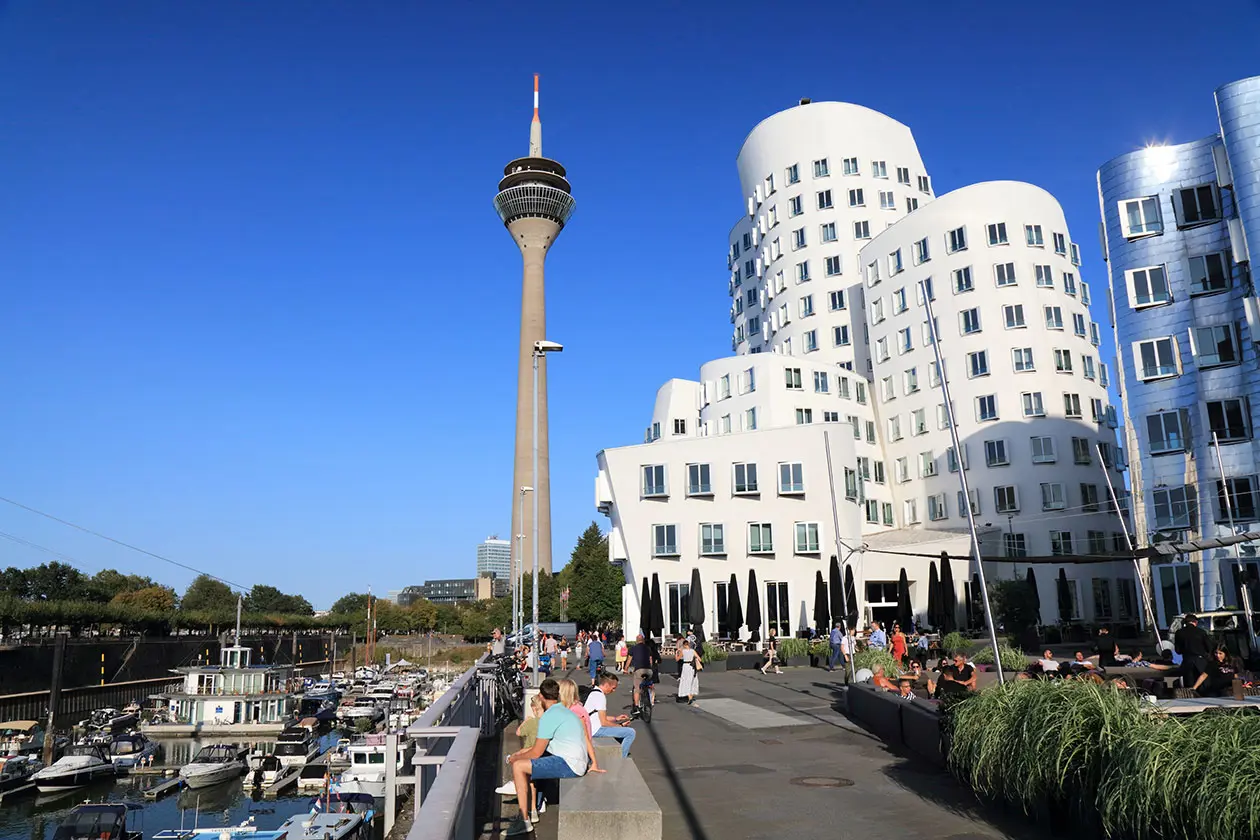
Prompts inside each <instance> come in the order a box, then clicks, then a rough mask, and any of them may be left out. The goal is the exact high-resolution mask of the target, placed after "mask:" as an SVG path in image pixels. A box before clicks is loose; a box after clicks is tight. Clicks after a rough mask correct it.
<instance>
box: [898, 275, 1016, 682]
mask: <svg viewBox="0 0 1260 840" xmlns="http://www.w3.org/2000/svg"><path fill="white" fill-rule="evenodd" d="M919 294H921V295H923V308H924V309H926V310H927V322H928V331H929V332H930V333H931V335H932V351H933V352H934V353H935V355H936V368H937V372H938V373H939V374H940V380H941V396H943V397H944V398H945V419H946V420H948V421H949V437H950V440H951V441H953V444H954V457H956V458H957V459H958V483H959V485H960V486H961V487H962V493H963V507H964V508H966V510H967V530H969V531H970V532H971V551H972V556H974V557H975V558H976V573H977V574H978V575H979V576H980V597H981V600H982V602H983V604H984V618H985V622H986V623H987V624H988V625H989V642H990V644H992V645H993V661H994V662H997V663H998V665H997V676H998V682H999V683H1004V682H1006V677H1005V676H1003V675H1002V664H1001V659H1000V657H999V656H998V640H997V624H996V623H994V621H993V611H992V609H991V608H990V607H989V584H988V583H987V582H986V581H985V577H984V560H983V559H982V558H981V556H980V534H979V533H978V532H977V531H976V516H975V513H974V512H973V511H972V508H971V488H970V487H969V486H968V484H967V466H966V464H965V458H964V455H963V448H962V442H961V441H960V440H959V439H958V420H957V418H956V417H955V416H954V402H953V400H951V399H950V396H949V377H948V376H946V375H945V360H944V359H943V358H941V337H940V336H939V335H938V334H937V332H936V316H935V314H934V313H933V311H932V296H931V294H930V291H929V289H928V287H927V283H925V282H924V281H923V280H920V281H919ZM946 562H948V561H946Z"/></svg>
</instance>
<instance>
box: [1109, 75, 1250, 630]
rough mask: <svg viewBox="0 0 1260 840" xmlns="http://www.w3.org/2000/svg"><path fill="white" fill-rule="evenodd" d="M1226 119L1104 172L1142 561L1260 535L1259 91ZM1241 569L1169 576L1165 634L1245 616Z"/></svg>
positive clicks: (1236, 88) (1231, 553)
mask: <svg viewBox="0 0 1260 840" xmlns="http://www.w3.org/2000/svg"><path fill="white" fill-rule="evenodd" d="M1216 104H1217V113H1218V116H1219V123H1220V124H1219V133H1217V134H1213V135H1211V136H1209V137H1205V138H1203V139H1201V140H1196V141H1193V142H1190V143H1182V144H1179V145H1171V146H1168V145H1151V146H1148V147H1146V148H1143V149H1139V150H1138V151H1134V152H1130V153H1128V154H1125V155H1121V156H1120V157H1117V158H1115V159H1114V160H1111V161H1109V162H1107V163H1106V164H1104V165H1103V166H1102V167H1101V168H1100V169H1099V171H1098V197H1099V205H1100V210H1101V213H1102V218H1103V223H1102V237H1103V254H1104V258H1105V259H1106V260H1107V262H1108V264H1109V273H1110V283H1111V309H1112V324H1113V326H1114V329H1115V337H1116V349H1117V360H1118V363H1117V371H1116V372H1117V378H1118V385H1119V388H1120V395H1121V400H1122V404H1123V406H1124V414H1125V417H1126V425H1125V429H1124V443H1125V446H1126V447H1127V449H1128V453H1129V462H1130V468H1131V472H1130V481H1131V484H1132V496H1133V501H1132V505H1133V522H1134V531H1135V535H1134V536H1135V542H1136V543H1137V544H1138V545H1145V544H1149V543H1152V542H1156V541H1161V540H1168V539H1181V538H1203V537H1215V536H1224V535H1227V534H1229V533H1231V531H1243V530H1256V527H1257V523H1260V502H1258V499H1260V476H1258V475H1257V473H1258V472H1260V444H1258V443H1257V441H1256V438H1255V416H1256V415H1255V411H1256V408H1257V403H1258V398H1260V393H1258V392H1260V356H1258V355H1257V348H1256V343H1257V342H1258V341H1260V301H1258V300H1257V298H1256V292H1255V289H1254V287H1253V285H1252V278H1251V271H1250V259H1249V252H1248V242H1250V243H1251V244H1252V245H1253V246H1254V247H1257V248H1260V76H1258V77H1253V78H1250V79H1243V80H1241V81H1237V82H1232V83H1230V84H1227V85H1224V86H1222V87H1221V88H1219V89H1218V90H1217V91H1216ZM1218 456H1219V457H1218ZM1218 463H1219V465H1220V466H1218ZM1222 467H1223V470H1224V476H1222V471H1221V468H1222ZM1238 562H1241V563H1243V564H1244V568H1247V569H1249V570H1251V571H1253V572H1255V571H1258V570H1257V562H1256V558H1255V549H1254V548H1253V547H1249V546H1241V547H1239V548H1236V549H1235V548H1229V549H1217V550H1215V551H1209V552H1205V553H1203V554H1199V555H1195V556H1192V557H1191V556H1186V557H1181V558H1179V559H1177V560H1176V561H1174V562H1169V563H1165V564H1160V565H1156V566H1155V567H1154V568H1153V569H1152V577H1153V584H1154V590H1155V599H1156V606H1157V609H1158V611H1159V618H1160V622H1161V624H1165V625H1166V624H1167V622H1168V621H1169V620H1170V619H1171V618H1172V617H1173V616H1174V615H1176V614H1178V613H1181V612H1185V611H1188V610H1210V609H1218V608H1220V607H1222V606H1237V605H1239V604H1240V597H1239V592H1238V583H1237V575H1236V574H1235V573H1234V570H1233V564H1234V563H1238Z"/></svg>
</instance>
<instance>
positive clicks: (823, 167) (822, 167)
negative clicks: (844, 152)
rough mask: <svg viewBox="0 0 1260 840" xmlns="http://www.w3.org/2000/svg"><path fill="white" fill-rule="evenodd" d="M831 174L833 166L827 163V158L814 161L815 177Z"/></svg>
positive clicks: (824, 176)
mask: <svg viewBox="0 0 1260 840" xmlns="http://www.w3.org/2000/svg"><path fill="white" fill-rule="evenodd" d="M830 174H831V168H830V167H829V166H828V165H827V159H826V158H823V159H822V160H816V161H814V177H815V178H826V177H827V176H828V175H830Z"/></svg>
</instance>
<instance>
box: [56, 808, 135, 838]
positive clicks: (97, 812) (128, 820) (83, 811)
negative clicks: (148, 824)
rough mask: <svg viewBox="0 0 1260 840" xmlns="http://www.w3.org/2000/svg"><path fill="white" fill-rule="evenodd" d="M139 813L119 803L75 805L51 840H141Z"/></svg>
mask: <svg viewBox="0 0 1260 840" xmlns="http://www.w3.org/2000/svg"><path fill="white" fill-rule="evenodd" d="M143 810H144V809H143V808H142V807H141V806H140V805H132V804H123V803H120V802H109V803H103V804H100V805H92V804H84V805H78V806H76V807H75V809H74V810H73V811H71V812H70V813H69V815H67V816H66V818H65V819H64V820H62V822H61V825H59V826H57V832H56V833H55V834H53V840H141V838H142V837H143V836H144V832H143V830H142V826H141V825H140V823H141V821H142V817H141V814H142V813H143Z"/></svg>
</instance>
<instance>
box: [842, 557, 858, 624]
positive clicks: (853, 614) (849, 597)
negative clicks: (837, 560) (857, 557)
mask: <svg viewBox="0 0 1260 840" xmlns="http://www.w3.org/2000/svg"><path fill="white" fill-rule="evenodd" d="M844 598H845V606H846V607H848V608H849V614H848V615H846V616H845V617H844V618H845V621H847V622H848V623H849V627H850V628H851V629H856V628H857V623H858V616H859V610H858V599H857V586H855V585H854V583H853V567H852V566H846V567H845V569H844Z"/></svg>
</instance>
